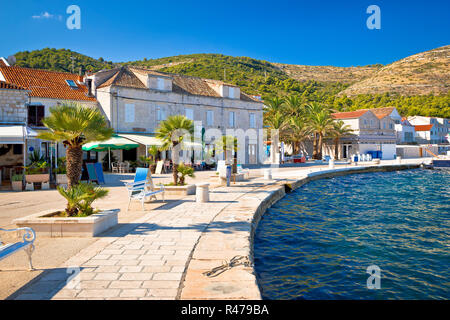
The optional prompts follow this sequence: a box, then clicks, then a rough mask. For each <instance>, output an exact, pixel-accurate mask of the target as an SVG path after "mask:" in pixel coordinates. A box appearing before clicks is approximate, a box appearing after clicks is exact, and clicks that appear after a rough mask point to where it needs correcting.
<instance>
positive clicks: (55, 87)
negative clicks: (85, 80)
mask: <svg viewBox="0 0 450 320" xmlns="http://www.w3.org/2000/svg"><path fill="white" fill-rule="evenodd" d="M0 72H1V73H2V74H3V76H4V77H5V79H6V81H7V82H10V83H13V84H15V85H18V86H21V87H23V88H25V89H27V90H30V96H31V97H40V98H51V99H63V100H76V101H97V100H96V99H95V97H88V96H87V93H88V89H87V87H86V86H85V85H83V84H80V83H78V81H77V80H78V75H76V74H73V73H66V72H57V71H48V70H41V69H31V68H22V67H16V66H14V67H8V66H1V65H0ZM66 80H73V81H74V82H75V83H76V85H77V89H72V88H71V87H69V85H68V84H67V82H66Z"/></svg>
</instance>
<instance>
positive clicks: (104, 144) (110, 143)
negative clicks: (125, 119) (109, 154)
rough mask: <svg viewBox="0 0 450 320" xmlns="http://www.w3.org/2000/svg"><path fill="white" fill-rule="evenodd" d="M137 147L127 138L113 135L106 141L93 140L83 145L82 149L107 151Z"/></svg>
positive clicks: (137, 145)
mask: <svg viewBox="0 0 450 320" xmlns="http://www.w3.org/2000/svg"><path fill="white" fill-rule="evenodd" d="M137 147H139V144H137V143H135V142H133V141H130V140H128V139H125V138H122V137H118V136H114V137H112V138H111V139H108V140H106V141H93V142H89V143H86V144H85V145H83V150H84V151H97V152H98V151H108V150H110V149H112V150H130V149H134V148H137Z"/></svg>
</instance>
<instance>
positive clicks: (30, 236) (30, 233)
mask: <svg viewBox="0 0 450 320" xmlns="http://www.w3.org/2000/svg"><path fill="white" fill-rule="evenodd" d="M0 231H5V232H12V231H17V232H20V231H25V233H24V234H23V236H22V240H23V241H21V242H15V243H8V244H4V243H3V242H2V241H1V239H0V260H3V259H4V258H6V257H8V256H10V255H12V254H14V253H16V252H18V251H19V250H21V249H23V250H24V251H25V252H26V254H27V256H28V262H29V263H30V270H33V269H34V268H33V263H32V261H31V255H32V254H33V251H34V240H35V239H36V233H35V232H34V230H33V229H31V228H27V227H24V228H16V229H3V228H0Z"/></svg>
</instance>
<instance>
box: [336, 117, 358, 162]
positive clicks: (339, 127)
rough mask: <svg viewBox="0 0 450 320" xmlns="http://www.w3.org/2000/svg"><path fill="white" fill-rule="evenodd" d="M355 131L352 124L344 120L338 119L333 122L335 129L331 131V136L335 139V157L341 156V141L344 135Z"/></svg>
mask: <svg viewBox="0 0 450 320" xmlns="http://www.w3.org/2000/svg"><path fill="white" fill-rule="evenodd" d="M352 133H353V129H352V128H351V126H349V125H347V124H345V122H344V121H342V120H338V121H335V122H334V123H333V129H332V130H331V132H330V137H331V138H332V139H333V141H334V158H335V159H336V160H337V159H338V157H339V141H340V139H341V138H342V137H344V136H347V135H349V134H352Z"/></svg>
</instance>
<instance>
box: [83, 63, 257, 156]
mask: <svg viewBox="0 0 450 320" xmlns="http://www.w3.org/2000/svg"><path fill="white" fill-rule="evenodd" d="M88 79H91V80H92V89H93V92H95V96H96V98H97V100H98V103H99V106H100V107H101V108H102V110H103V112H104V113H105V115H106V117H107V119H108V120H109V122H110V124H111V126H112V127H113V128H114V129H115V132H116V133H118V134H121V135H126V137H127V138H131V139H134V140H135V141H137V142H140V143H141V144H142V145H141V147H139V148H138V149H137V150H136V149H134V150H130V151H127V152H124V151H122V150H118V151H117V152H115V156H116V157H117V158H118V160H119V161H124V160H129V161H133V160H136V159H138V158H139V156H140V155H143V154H145V149H146V146H145V145H149V144H151V141H152V140H151V139H152V137H153V136H154V135H155V130H156V128H157V127H158V124H159V122H160V121H161V120H164V119H166V118H167V117H168V116H170V115H176V114H181V115H185V116H186V117H187V118H189V119H191V120H193V121H194V124H195V127H196V132H197V138H198V139H199V140H198V141H199V143H198V145H197V147H196V148H195V151H193V150H184V151H183V154H182V156H183V157H184V159H191V158H194V155H195V159H202V158H204V156H205V153H206V152H207V151H208V150H211V149H212V145H213V141H214V137H211V130H210V129H216V132H218V133H221V134H229V133H227V130H230V129H231V130H238V129H242V130H241V131H242V132H245V131H247V130H248V129H252V130H253V131H254V132H255V133H256V134H249V135H248V136H247V137H246V138H245V139H244V140H243V141H244V142H243V143H242V144H241V145H240V146H239V149H238V152H237V158H238V163H242V164H248V163H250V164H251V163H257V161H258V152H263V148H262V137H260V136H259V129H262V127H263V104H262V102H261V101H259V100H257V99H255V98H253V97H250V96H248V95H246V94H245V93H243V92H241V90H240V88H239V87H237V86H235V85H231V84H227V83H224V82H221V81H216V80H209V79H202V78H197V77H190V76H184V75H177V74H168V73H162V72H156V71H152V70H148V69H143V68H137V67H132V66H127V67H121V68H116V69H112V70H104V71H100V72H97V73H95V74H93V75H90V76H88V77H87V78H86V81H87V80H88ZM252 130H250V131H252ZM250 131H248V132H247V133H250ZM202 145H203V146H202ZM194 152H195V154H194ZM160 156H161V158H166V157H169V152H164V153H162V154H161V155H160ZM215 158H216V160H217V159H222V158H223V155H222V154H220V155H217V154H216V155H215Z"/></svg>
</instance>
